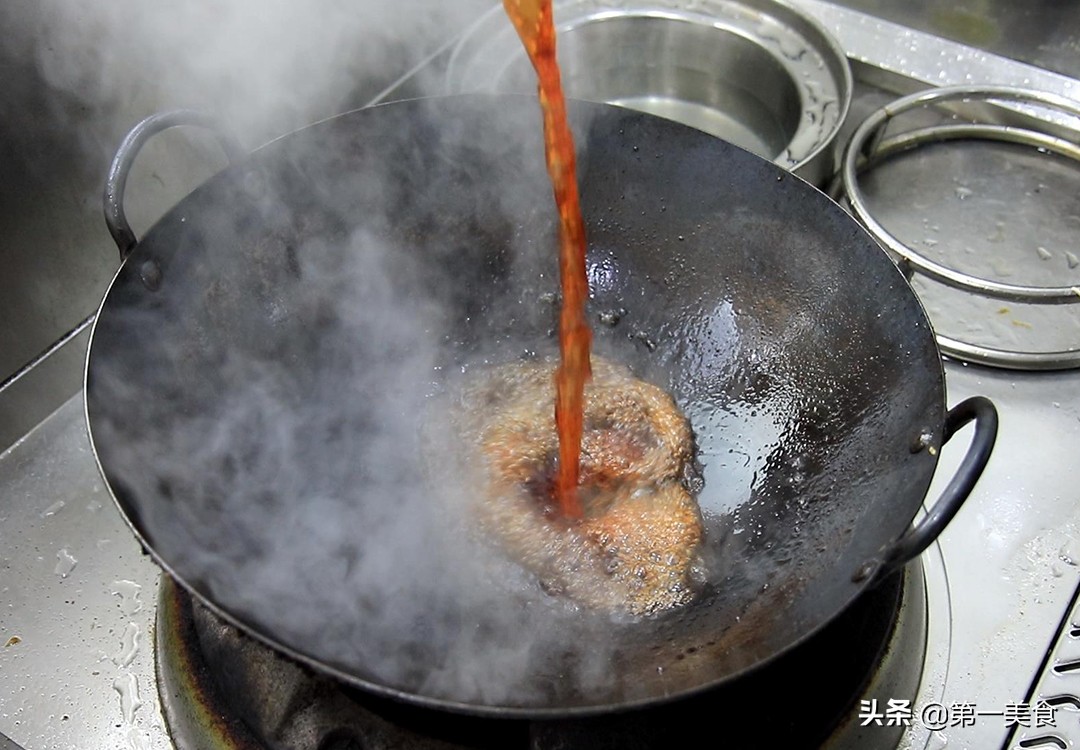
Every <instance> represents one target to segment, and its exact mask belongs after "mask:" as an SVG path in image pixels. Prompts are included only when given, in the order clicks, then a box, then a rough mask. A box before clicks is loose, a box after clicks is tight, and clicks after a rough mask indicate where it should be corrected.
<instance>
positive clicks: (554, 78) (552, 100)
mask: <svg viewBox="0 0 1080 750" xmlns="http://www.w3.org/2000/svg"><path fill="white" fill-rule="evenodd" d="M503 7H504V8H505V9H506V14H507V15H508V16H509V17H510V20H511V21H512V22H513V24H514V28H515V29H517V33H518V36H520V37H521V41H522V43H523V44H524V45H525V51H526V52H527V53H528V55H529V59H530V60H531V61H532V64H533V67H534V68H535V69H536V74H537V77H538V78H539V86H538V88H539V94H540V107H541V109H542V111H543V118H544V150H545V156H546V159H547V169H548V174H549V175H550V176H551V186H552V189H553V191H554V193H555V204H556V206H557V207H558V209H559V219H560V227H559V278H560V281H561V284H562V309H561V311H560V313H559V357H560V358H559V366H558V368H557V369H556V371H555V427H556V429H557V431H558V435H559V464H558V474H557V476H556V478H555V487H554V494H555V499H556V501H557V502H558V506H559V510H560V512H561V513H562V515H563V516H564V517H565V518H571V519H579V518H581V517H582V507H581V500H580V498H579V497H578V479H579V472H580V464H581V436H582V423H583V413H584V393H585V382H586V381H587V380H588V379H589V378H590V377H591V376H592V368H591V365H590V361H589V344H590V341H591V339H592V333H591V331H590V330H589V323H588V321H587V319H586V317H585V300H586V298H587V297H588V294H589V282H588V279H587V277H586V275H585V222H584V221H583V220H582V218H581V205H580V201H579V198H578V188H577V172H576V166H575V160H574V139H573V135H572V134H571V132H570V125H569V123H568V122H567V120H566V100H565V98H564V97H563V91H562V82H561V80H560V76H559V66H558V63H557V61H556V58H555V24H554V21H553V19H552V6H551V0H503Z"/></svg>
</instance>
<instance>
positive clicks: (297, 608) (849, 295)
mask: <svg viewBox="0 0 1080 750" xmlns="http://www.w3.org/2000/svg"><path fill="white" fill-rule="evenodd" d="M570 113H571V116H572V120H573V123H574V127H575V130H576V132H577V137H578V141H579V151H580V155H579V164H580V174H579V178H580V182H581V194H582V197H583V208H584V213H585V218H586V223H587V227H588V238H589V260H588V266H589V273H590V284H591V289H592V299H591V300H590V309H591V315H592V316H593V319H594V321H595V349H596V351H597V352H598V353H599V354H601V355H603V356H606V357H608V358H611V359H614V360H617V361H621V362H624V363H626V364H627V365H629V366H630V367H631V368H632V369H633V370H634V372H635V373H636V374H637V375H639V376H640V377H643V378H645V379H647V380H650V381H652V382H655V383H657V384H659V385H661V386H663V387H665V388H667V389H669V390H670V392H671V393H672V394H673V395H674V396H675V398H676V400H677V402H678V403H679V404H680V406H681V407H682V408H683V409H684V410H685V412H686V414H687V416H688V417H689V418H690V420H691V422H692V424H693V427H694V431H695V436H696V441H697V446H698V456H699V460H700V463H701V465H702V474H701V478H702V479H703V485H702V487H701V488H700V492H699V494H698V498H699V501H700V504H701V507H702V512H703V515H704V518H705V525H706V549H705V552H704V573H705V575H706V577H707V581H706V584H705V586H704V588H703V591H702V592H701V594H700V596H699V597H698V599H697V601H696V602H695V603H693V604H691V605H689V606H686V607H684V608H682V609H679V610H676V611H673V612H669V613H666V614H662V615H658V616H655V617H651V618H644V619H632V618H622V617H610V616H607V615H604V614H601V613H596V612H591V611H589V610H587V609H582V608H578V607H576V606H575V605H573V603H570V602H567V601H565V600H564V599H562V597H560V596H558V595H557V593H551V592H545V591H543V590H542V589H541V588H540V587H539V586H538V585H537V584H536V582H535V581H533V580H531V579H530V577H529V576H528V575H527V574H526V573H525V572H524V571H522V570H521V569H519V568H518V567H517V566H516V565H514V564H513V563H512V562H507V561H505V560H503V559H501V558H500V557H499V555H498V554H497V552H496V551H492V550H490V549H488V546H487V545H486V543H485V540H484V539H482V538H479V537H478V536H477V534H476V532H475V530H474V529H471V527H470V526H469V523H468V514H467V513H460V512H458V511H457V509H459V505H458V503H461V502H464V501H467V500H468V495H469V482H468V481H467V477H465V478H463V476H459V475H457V474H456V473H455V472H456V470H455V469H454V468H452V467H454V466H455V464H454V463H453V456H454V454H455V452H456V451H455V445H454V435H453V434H452V432H450V431H448V430H446V429H445V427H439V425H440V424H441V423H440V414H441V412H440V409H439V404H440V403H442V399H444V398H446V395H445V394H446V392H448V391H451V392H452V390H453V385H454V383H457V382H463V381H465V380H467V379H468V375H469V372H470V371H471V370H472V368H476V367H482V366H485V363H499V362H506V361H511V360H515V359H519V358H522V357H527V358H529V357H544V356H550V355H551V354H552V353H553V352H554V346H555V345H554V339H553V337H552V328H553V327H554V320H555V313H556V307H557V305H556V303H555V302H554V300H555V294H556V292H557V279H556V265H555V250H554V248H555V223H554V219H555V213H554V210H553V207H552V204H551V197H550V186H549V184H548V182H547V179H546V175H545V172H544V167H543V158H542V152H541V141H540V136H539V122H540V118H539V113H538V109H537V104H536V101H535V99H532V98H529V97H515V96H503V97H495V96H490V97H479V96H469V97H460V98H446V99H432V100H418V101H411V102H404V103H396V104H391V105H385V106H380V107H375V108H370V109H365V110H360V111H357V112H353V113H350V114H347V115H342V116H340V117H336V118H333V119H330V120H327V121H325V122H322V123H319V124H316V125H313V126H311V127H308V128H306V129H304V130H301V131H298V132H296V133H293V134H291V135H288V136H285V137H283V138H281V139H279V140H277V141H275V142H273V143H271V144H269V145H267V146H265V147H263V148H261V149H259V150H258V151H256V152H255V153H253V154H251V155H250V156H249V157H246V158H241V159H238V160H237V161H236V163H234V164H233V165H232V166H230V167H229V168H228V169H226V170H224V171H223V172H222V173H221V174H219V175H217V176H216V177H214V178H213V179H211V180H209V181H208V182H207V183H205V184H204V185H203V186H202V187H200V188H199V189H197V190H196V191H195V192H194V193H192V194H191V195H190V196H189V197H187V198H186V199H185V200H183V201H182V202H181V203H180V204H179V205H177V206H176V207H175V208H174V209H173V210H172V211H171V212H170V213H169V214H168V215H166V216H165V217H164V218H163V219H161V220H160V221H159V222H158V223H157V224H156V225H155V226H154V227H153V228H152V229H151V230H150V231H149V232H148V233H147V234H146V236H145V237H144V238H143V239H142V240H141V241H139V242H138V243H137V244H134V236H133V235H131V234H130V230H127V229H126V222H124V221H123V216H122V212H120V211H119V205H120V199H121V198H122V191H123V178H124V176H125V170H126V167H127V165H128V164H130V161H131V159H132V158H133V156H134V153H135V152H136V151H137V149H138V145H139V144H140V143H141V142H142V140H144V139H145V137H147V136H148V135H149V134H150V133H152V132H153V131H154V130H156V129H159V128H160V127H163V126H167V125H171V124H175V123H176V122H178V121H180V120H183V119H184V118H183V117H182V116H180V117H179V118H165V119H157V120H152V121H150V122H148V123H146V124H144V125H143V126H142V127H141V128H140V129H139V130H138V131H137V132H136V133H134V134H133V135H132V136H130V137H129V140H128V142H127V143H126V144H125V146H124V148H123V149H122V151H121V154H119V155H118V157H117V161H116V162H115V164H114V171H113V174H112V175H111V179H110V185H109V187H108V189H107V193H108V197H107V213H108V214H109V215H110V221H111V227H112V228H113V230H114V236H116V238H117V240H118V242H119V243H120V244H121V246H122V252H123V251H124V250H125V249H130V246H131V245H133V244H134V248H133V250H132V251H131V253H130V255H129V256H128V257H127V259H126V261H125V262H124V263H123V265H122V266H121V268H120V270H119V272H118V273H117V276H116V278H115V280H114V282H113V284H112V286H111V288H110V289H109V291H108V293H107V295H106V297H105V300H104V302H103V303H102V306H101V309H100V312H99V314H98V317H97V321H96V324H95V328H94V332H93V338H92V343H91V346H90V352H89V355H88V362H87V372H86V408H87V417H88V423H89V427H90V431H91V437H92V441H93V445H94V449H95V451H96V454H97V457H98V461H99V464H100V467H101V470H102V472H103V474H104V476H105V478H106V480H107V482H108V484H109V487H110V489H111V490H112V492H113V494H114V496H115V498H116V502H117V504H118V506H119V508H120V510H121V511H122V513H123V514H124V516H125V517H126V519H127V520H128V522H129V523H130V525H131V527H132V529H133V530H134V532H135V533H136V535H137V536H138V537H139V539H140V540H141V541H142V542H143V544H144V545H145V547H146V548H147V549H148V550H149V551H150V553H151V554H153V555H154V557H155V558H156V559H157V561H158V562H159V564H161V566H162V567H163V568H164V569H165V570H166V571H168V573H169V574H170V575H172V576H173V577H174V578H176V580H178V581H179V582H180V583H182V584H183V585H184V586H186V587H187V588H188V589H189V590H190V591H191V592H192V593H193V594H195V595H196V596H197V597H198V598H199V599H200V600H202V601H203V602H205V603H206V604H208V605H209V606H211V607H212V608H213V609H214V611H216V612H218V613H219V614H221V615H223V616H224V617H226V618H227V619H229V620H230V621H232V622H234V623H235V624H237V625H239V626H240V627H241V628H243V629H244V630H246V631H247V632H248V633H250V634H252V635H254V636H256V637H258V638H260V639H262V640H264V641H265V642H267V643H269V644H270V645H272V646H274V647H275V648H277V649H279V650H280V651H282V652H284V653H287V654H290V655H292V656H294V657H296V658H298V659H300V660H302V661H304V662H306V663H308V664H310V665H312V666H314V667H316V668H318V669H320V670H323V671H325V672H327V673H330V674H332V675H334V676H336V677H338V678H340V679H342V680H345V681H347V682H350V683H353V684H356V685H359V686H362V687H364V688H368V689H371V690H375V691H378V692H382V693H385V694H390V695H393V696H398V697H402V698H405V699H407V700H411V701H415V702H419V703H423V704H427V705H432V706H436V707H444V708H451V709H457V710H465V711H472V712H478V713H489V714H499V715H529V716H551V715H560V714H572V713H588V712H598V711H603V710H610V709H613V708H619V707H626V706H635V705H642V704H646V703H650V702H655V701H660V700H665V699H669V698H672V697H675V696H679V695H685V694H688V693H691V692H694V691H697V690H701V689H704V688H707V687H709V686H713V685H719V684H721V683H730V682H732V681H734V680H737V679H738V678H739V677H740V676H742V675H744V674H746V673H747V672H748V671H750V670H752V669H755V668H756V667H759V666H760V665H763V664H765V663H767V662H769V661H771V660H773V659H774V658H775V657H776V656H778V655H779V654H781V653H783V652H785V651H787V650H790V649H792V648H793V647H795V646H796V645H798V644H799V643H800V642H802V641H803V640H805V639H806V638H807V637H808V636H809V635H810V634H812V633H814V632H815V631H817V630H818V629H820V628H821V627H822V626H823V625H824V624H826V623H827V622H829V621H830V620H832V619H833V618H835V617H836V616H837V615H838V614H839V613H840V612H841V611H843V610H844V609H845V608H846V607H847V606H848V605H849V604H850V603H851V602H852V601H853V600H854V599H856V598H857V597H858V596H859V595H860V593H862V592H863V591H864V590H865V589H866V588H867V587H868V586H871V585H873V584H874V582H875V581H876V580H879V578H880V576H882V575H884V573H886V572H888V571H892V570H896V569H897V568H898V567H899V566H900V565H902V564H903V563H905V562H906V561H908V560H910V559H912V558H913V557H914V556H916V555H917V554H919V552H921V551H922V549H924V548H925V547H926V545H928V544H929V543H930V542H931V541H932V540H933V539H934V537H935V536H936V535H937V533H938V532H940V530H941V529H942V528H943V527H944V525H945V524H946V523H947V522H948V520H949V519H950V518H951V517H952V515H953V514H954V513H955V512H956V510H957V508H958V507H959V504H960V503H961V502H962V501H963V499H964V497H965V496H966V495H967V494H968V492H969V491H970V489H971V487H972V486H973V484H974V482H975V480H976V478H977V477H978V475H979V473H980V472H981V470H982V468H983V466H984V465H985V462H986V460H987V459H988V457H989V454H990V450H991V447H992V445H993V440H994V435H995V432H996V415H995V413H994V410H993V407H992V406H991V405H990V403H989V402H988V401H986V400H985V399H981V398H976V399H971V400H969V401H967V402H964V403H963V404H961V405H959V406H957V407H956V408H954V409H953V410H952V411H951V412H949V413H946V409H945V396H944V376H943V371H942V366H941V363H940V360H939V354H938V350H937V348H936V346H935V343H934V338H933V335H932V333H931V330H930V326H929V324H928V321H927V319H926V316H925V315H924V312H923V310H922V308H921V307H920V305H919V302H918V301H917V299H916V298H915V296H914V294H913V293H912V291H911V289H910V287H909V286H908V284H907V283H906V282H905V280H904V278H903V276H902V275H901V273H899V272H898V270H897V269H896V268H895V267H894V265H893V264H892V262H891V261H890V260H889V258H888V257H887V256H886V255H885V254H884V253H883V252H882V250H881V249H880V248H879V247H878V246H877V245H876V244H875V243H874V241H873V240H872V239H871V238H870V237H869V236H868V235H867V234H866V233H865V232H864V231H863V230H862V229H861V228H860V227H859V226H858V225H857V224H856V223H855V222H854V221H853V220H852V219H851V218H849V217H848V215H847V214H845V213H844V212H843V211H842V210H841V209H840V208H839V207H838V206H837V205H836V204H834V203H833V202H831V201H830V200H829V199H828V198H827V197H825V196H824V195H823V194H821V193H820V192H818V191H817V190H816V189H814V188H813V187H811V186H810V185H808V184H806V183H804V182H802V181H801V180H799V179H796V178H794V177H792V176H791V175H789V174H787V173H785V172H783V171H782V170H780V169H778V168H777V167H776V166H774V165H773V164H770V163H768V162H766V161H764V160H762V159H759V158H757V157H754V156H752V155H750V154H749V153H746V152H743V151H741V150H739V149H737V148H735V147H732V146H730V145H728V144H726V143H724V142H721V141H719V140H716V139H714V138H712V137H709V136H706V135H704V134H702V133H699V132H697V131H694V130H691V129H689V128H685V127H682V126H680V125H677V124H674V123H671V122H668V121H665V120H661V119H657V118H653V117H650V116H645V115H641V114H637V113H633V112H630V111H627V110H623V109H619V108H613V107H606V106H602V105H592V104H584V103H573V104H572V106H571V107H570ZM973 418H975V419H976V421H977V425H976V430H975V436H974V439H973V443H972V447H971V448H970V449H969V451H968V455H967V456H966V458H965V459H964V461H963V462H962V465H961V468H960V469H959V472H958V474H957V476H956V477H955V478H954V479H953V481H952V483H951V484H950V486H949V487H948V488H947V489H946V491H945V493H944V496H943V497H942V498H939V499H937V500H936V501H935V502H933V503H932V504H931V509H930V511H929V514H928V515H927V516H926V517H925V518H924V519H923V520H921V521H919V522H918V523H917V524H916V525H915V526H914V527H913V526H912V521H913V518H914V517H915V515H916V513H917V511H918V510H919V507H920V505H921V504H922V502H923V498H924V495H925V493H926V491H927V488H928V486H929V483H930V480H931V476H932V474H933V472H934V468H935V465H936V462H937V453H938V450H939V449H940V448H941V446H942V444H943V443H944V442H945V441H946V440H947V439H948V438H949V437H950V436H951V435H952V433H953V432H954V431H955V430H956V429H958V428H959V427H960V426H962V425H963V424H964V423H966V422H968V421H970V420H971V419H973ZM433 425H434V427H433ZM465 504H466V505H467V502H466V503H465Z"/></svg>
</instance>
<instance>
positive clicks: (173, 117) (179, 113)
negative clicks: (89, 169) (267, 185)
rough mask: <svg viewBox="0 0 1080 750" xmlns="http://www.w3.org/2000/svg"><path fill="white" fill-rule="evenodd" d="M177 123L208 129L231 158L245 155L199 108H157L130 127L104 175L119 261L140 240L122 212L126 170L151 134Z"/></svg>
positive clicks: (107, 214)
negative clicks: (197, 110)
mask: <svg viewBox="0 0 1080 750" xmlns="http://www.w3.org/2000/svg"><path fill="white" fill-rule="evenodd" d="M178 125H193V126H195V127H200V128H205V129H207V130H209V131H211V132H212V133H213V134H214V136H215V137H216V138H217V141H218V143H219V144H221V148H222V150H223V151H224V152H225V156H226V157H228V159H229V161H230V162H235V161H238V160H240V159H242V158H244V157H245V156H247V152H246V151H245V150H244V148H243V146H241V145H240V141H238V140H237V139H236V138H235V137H233V136H232V135H230V134H229V133H227V132H226V131H225V130H224V129H223V128H222V127H221V126H220V125H219V124H218V122H217V121H216V120H215V119H214V118H212V117H210V116H209V115H207V114H204V113H202V112H195V111H194V110H190V109H177V110H173V111H171V112H160V113H158V114H156V115H150V116H149V117H147V118H146V119H145V120H143V121H142V122H140V123H139V124H138V125H136V126H135V127H133V128H132V129H131V132H129V133H128V134H127V135H126V136H124V140H123V141H121V143H120V148H118V149H117V150H116V156H114V157H113V160H112V164H110V165H109V174H108V177H106V179H105V196H104V197H105V225H106V226H107V227H108V228H109V234H111V235H112V238H113V241H114V242H115V243H116V247H117V248H119V250H120V260H121V261H123V260H125V259H126V258H127V257H128V255H129V254H130V253H131V251H132V250H133V249H135V245H136V244H137V243H138V241H139V240H138V238H137V237H136V236H135V232H133V231H132V229H131V225H130V224H128V220H127V216H126V215H125V214H124V189H125V188H126V187H127V178H128V172H130V171H131V165H132V164H133V163H134V162H135V157H136V156H138V154H139V151H140V150H142V147H143V146H144V145H145V144H146V142H147V141H148V140H150V138H152V137H153V136H155V135H157V134H158V133H160V132H161V131H163V130H168V129H169V128H174V127H176V126H178Z"/></svg>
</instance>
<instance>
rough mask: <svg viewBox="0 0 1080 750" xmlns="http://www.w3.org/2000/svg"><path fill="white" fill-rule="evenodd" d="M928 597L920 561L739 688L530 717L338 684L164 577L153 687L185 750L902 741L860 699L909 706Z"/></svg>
mask: <svg viewBox="0 0 1080 750" xmlns="http://www.w3.org/2000/svg"><path fill="white" fill-rule="evenodd" d="M925 599H926V596H925V588H924V583H923V576H922V569H921V567H920V566H918V565H913V566H909V569H908V570H907V571H905V572H904V574H903V575H900V576H896V577H894V578H893V579H891V580H889V581H886V582H885V583H883V584H882V585H881V586H879V587H878V588H876V589H875V590H873V591H871V592H869V593H867V594H866V595H865V596H864V597H863V599H862V600H860V601H859V602H856V604H855V606H853V607H851V608H850V609H849V610H848V611H846V612H844V613H843V614H842V615H841V616H840V617H839V618H837V620H835V621H834V622H833V623H831V624H830V625H829V626H828V627H827V628H825V629H824V630H823V631H821V632H820V633H818V634H817V635H815V636H814V637H813V638H811V639H810V640H809V641H807V643H806V644H804V645H802V646H800V647H799V648H797V649H795V650H794V651H792V652H791V653H790V654H787V655H785V656H784V657H782V658H781V659H779V660H778V661H777V662H776V663H774V664H772V665H769V666H768V667H766V668H764V669H761V670H758V671H757V672H755V673H753V674H751V675H749V676H747V677H746V678H743V679H741V680H739V681H738V682H737V684H735V685H734V686H730V687H722V688H718V689H714V690H711V691H707V692H704V693H702V694H700V695H697V696H693V697H690V698H687V699H683V700H679V701H675V702H673V703H670V704H665V705H662V706H657V707H652V708H648V709H641V710H636V711H630V712H625V713H617V714H612V715H603V716H597V717H591V718H586V719H573V720H545V721H524V720H505V719H489V718H480V717H472V716H463V715H457V714H452V713H446V712H441V711H434V710H431V709H426V708H419V707H416V706H412V705H407V704H404V703H401V702H398V701H394V700H389V699H384V698H380V697H377V696H373V695H369V694H367V693H364V692H362V691H359V690H355V689H352V688H350V687H347V686H343V685H341V684H340V683H338V682H335V681H333V680H331V679H328V678H325V677H322V676H320V675H317V674H315V673H313V672H311V671H310V670H308V669H307V668H306V667H302V666H300V665H298V664H296V663H295V662H293V661H291V660H290V659H287V658H285V657H282V656H280V655H278V654H277V653H276V652H274V651H273V650H271V649H269V648H267V647H266V646H263V645H262V644H261V643H259V642H258V641H256V640H254V639H252V638H250V637H248V636H246V635H244V634H243V633H241V632H240V631H238V630H237V629H235V628H233V627H231V626H230V625H227V624H226V623H224V622H222V621H221V620H220V619H219V618H217V617H216V616H214V615H213V614H212V613H210V612H209V610H207V609H206V608H204V607H202V606H201V605H199V604H198V603H195V602H193V600H192V599H191V598H190V597H189V596H188V595H187V594H186V592H184V591H183V590H182V589H181V588H180V587H179V586H177V585H176V584H175V583H173V582H172V581H171V580H170V579H168V578H165V579H163V581H162V586H161V588H160V601H159V604H158V620H157V660H158V668H157V671H158V686H159V692H160V696H161V703H162V707H163V709H164V713H165V716H166V719H167V721H168V724H169V728H170V731H171V733H172V736H173V741H174V742H175V744H176V747H177V748H179V749H180V750H189V749H191V750H194V749H196V748H198V749H199V750H203V749H220V750H256V749H259V748H264V749H265V748H273V749H274V750H346V749H349V750H355V749H357V748H362V749H363V750H488V749H489V748H490V749H491V750H495V749H496V748H498V749H499V750H513V748H522V749H523V750H524V749H526V748H527V749H528V750H556V749H558V750H572V749H573V748H589V750H607V749H609V748H610V750H616V749H617V750H648V749H650V748H657V747H670V746H672V744H673V742H676V741H677V740H680V739H683V738H689V737H691V736H692V735H693V736H697V735H699V734H704V736H713V737H715V736H718V735H720V736H723V737H725V738H726V739H728V740H729V741H730V740H738V741H740V742H751V743H753V744H754V745H756V746H762V747H766V746H771V747H779V746H782V747H786V748H816V747H828V748H830V750H846V749H847V748H860V750H867V749H869V748H875V747H881V748H886V747H896V745H897V743H898V742H899V741H900V736H901V733H902V730H903V727H882V726H871V727H865V728H864V727H861V726H859V724H860V722H859V721H858V720H857V715H858V710H859V701H860V700H869V699H871V698H877V699H878V701H879V703H880V704H881V705H884V704H885V703H886V702H887V700H888V699H889V698H907V699H911V700H912V701H913V699H914V697H915V692H916V690H917V688H918V684H919V677H920V675H921V672H922V662H923V657H924V655H925V649H926V606H925ZM834 685H838V686H843V687H841V688H838V689H832V687H831V686H834ZM240 717H242V718H240Z"/></svg>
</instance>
